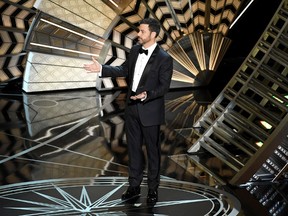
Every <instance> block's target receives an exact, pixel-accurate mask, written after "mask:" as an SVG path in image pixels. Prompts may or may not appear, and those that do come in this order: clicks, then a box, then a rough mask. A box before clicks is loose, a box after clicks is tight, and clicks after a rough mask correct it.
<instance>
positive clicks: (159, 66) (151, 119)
mask: <svg viewBox="0 0 288 216" xmlns="http://www.w3.org/2000/svg"><path fill="white" fill-rule="evenodd" d="M140 47H141V45H135V46H133V47H132V48H131V51H130V54H129V57H128V58H127V60H126V62H125V63H124V64H123V65H121V66H109V65H103V67H102V75H101V76H102V77H127V78H128V79H127V80H128V92H127V100H126V103H127V104H128V103H129V101H130V99H129V98H130V96H131V93H132V90H131V88H132V82H133V76H134V69H135V65H136V60H137V57H138V51H139V48H140ZM172 72H173V60H172V57H171V56H170V55H169V54H168V53H166V52H165V51H164V50H163V49H162V48H161V47H160V46H159V45H157V46H156V48H155V50H154V51H153V53H152V55H151V56H150V59H149V60H148V63H147V65H146V67H145V69H144V71H143V74H142V77H141V79H140V82H139V85H138V88H137V91H136V93H137V94H138V93H141V92H143V91H146V92H147V98H146V99H145V100H144V101H142V102H139V103H137V107H138V113H139V116H140V120H141V123H142V124H143V126H152V125H160V124H164V123H165V101H164V95H165V93H166V92H168V90H169V87H170V82H171V77H172Z"/></svg>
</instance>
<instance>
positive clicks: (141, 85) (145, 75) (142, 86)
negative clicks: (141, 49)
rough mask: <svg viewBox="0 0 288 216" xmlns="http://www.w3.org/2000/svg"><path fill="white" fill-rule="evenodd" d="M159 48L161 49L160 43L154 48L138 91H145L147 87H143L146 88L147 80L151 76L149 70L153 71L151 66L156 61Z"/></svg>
mask: <svg viewBox="0 0 288 216" xmlns="http://www.w3.org/2000/svg"><path fill="white" fill-rule="evenodd" d="M159 49H160V48H159V45H157V46H156V48H155V49H154V51H153V53H152V55H151V56H150V58H149V60H148V62H147V64H146V66H145V68H144V71H143V74H142V76H141V79H140V82H139V85H138V88H137V92H139V93H141V92H142V91H145V89H143V88H144V86H145V83H146V80H147V78H148V76H149V72H150V71H151V67H152V65H153V64H154V62H155V59H156V57H157V54H158V52H159Z"/></svg>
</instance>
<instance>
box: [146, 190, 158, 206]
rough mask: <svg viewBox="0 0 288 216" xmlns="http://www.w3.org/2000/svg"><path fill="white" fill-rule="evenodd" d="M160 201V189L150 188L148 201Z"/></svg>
mask: <svg viewBox="0 0 288 216" xmlns="http://www.w3.org/2000/svg"><path fill="white" fill-rule="evenodd" d="M157 201H158V191H157V190H151V189H149V191H148V195H147V203H148V204H151V205H154V204H155V203H156V202H157Z"/></svg>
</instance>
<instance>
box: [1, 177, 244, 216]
mask: <svg viewBox="0 0 288 216" xmlns="http://www.w3.org/2000/svg"><path fill="white" fill-rule="evenodd" d="M127 186H128V183H127V178H124V177H96V178H77V179H53V180H41V181H33V182H25V183H19V184H13V185H6V186H2V187H1V189H0V203H1V207H0V209H1V215H5V216H10V215H13V216H14V215H27V216H28V215H33V216H36V215H59V216H60V215H61V216H64V215H69V216H71V215H83V216H84V215H137V216H138V215H176V216H180V215H193V216H198V215H199V216H203V215H237V214H238V213H239V211H240V207H241V205H240V202H239V201H238V200H237V199H236V198H235V197H234V196H233V195H231V194H229V193H227V192H225V191H222V190H219V189H216V188H213V187H208V186H205V185H200V184H195V183H189V182H183V181H177V180H173V179H161V183H160V187H159V190H158V193H159V199H158V202H157V203H156V204H155V205H154V206H149V205H147V204H146V196H147V190H148V188H147V183H146V180H144V182H143V184H142V185H141V197H140V198H139V199H138V200H136V201H135V202H134V203H125V202H123V201H122V200H121V195H122V193H123V192H124V191H125V190H126V189H127Z"/></svg>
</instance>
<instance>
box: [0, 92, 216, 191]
mask: <svg viewBox="0 0 288 216" xmlns="http://www.w3.org/2000/svg"><path fill="white" fill-rule="evenodd" d="M125 96H126V93H125V91H113V92H108V91H107V92H101V93H99V92H97V91H96V90H94V89H92V90H91V89H90V90H77V91H71V92H66V91H65V92H53V93H50V92H49V93H36V94H31V93H29V94H26V93H21V94H18V95H13V97H11V95H8V96H7V97H6V96H5V95H2V97H1V98H0V106H1V131H0V137H1V150H0V154H1V156H0V166H1V185H2V186H6V187H9V186H13V184H14V185H15V184H16V183H19V184H21V183H25V182H27V184H29V185H30V186H29V187H31V183H33V182H36V181H40V180H51V179H54V180H57V179H59V180H61V179H74V178H83V177H84V178H97V177H98V178H100V177H115V179H116V177H117V178H126V177H127V161H128V157H127V148H126V139H125V133H124V130H123V129H124V123H125V121H124V118H123V111H124V108H125ZM211 102H212V99H211V97H210V96H209V93H207V92H206V91H201V90H194V91H192V90H187V91H171V92H169V94H167V96H166V123H167V124H166V125H163V126H162V127H161V149H162V158H161V159H162V163H161V164H162V166H161V176H162V181H163V182H164V181H167V180H168V179H169V181H170V180H173V181H175V182H177V181H186V182H188V183H197V184H201V185H208V186H215V185H216V184H217V179H215V178H213V177H212V176H210V175H208V174H205V172H203V170H201V169H199V168H197V167H196V166H195V165H193V164H191V162H189V163H190V164H189V163H182V162H183V161H182V162H179V161H177V160H175V158H178V159H179V158H181V157H182V156H184V157H186V151H187V149H188V148H189V146H190V145H191V143H192V142H193V140H195V139H197V133H195V129H194V128H193V123H194V122H195V121H196V120H197V118H199V117H200V116H201V114H202V113H203V112H204V111H205V110H206V108H207V106H208V105H209V104H211ZM143 150H144V151H143V152H144V154H145V146H143ZM11 188H13V187H11ZM2 195H3V194H2Z"/></svg>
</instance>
